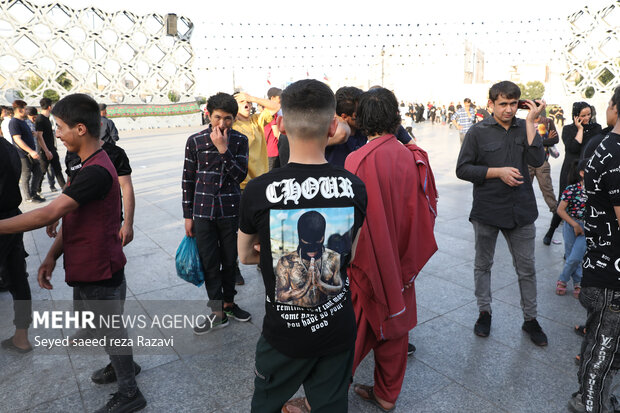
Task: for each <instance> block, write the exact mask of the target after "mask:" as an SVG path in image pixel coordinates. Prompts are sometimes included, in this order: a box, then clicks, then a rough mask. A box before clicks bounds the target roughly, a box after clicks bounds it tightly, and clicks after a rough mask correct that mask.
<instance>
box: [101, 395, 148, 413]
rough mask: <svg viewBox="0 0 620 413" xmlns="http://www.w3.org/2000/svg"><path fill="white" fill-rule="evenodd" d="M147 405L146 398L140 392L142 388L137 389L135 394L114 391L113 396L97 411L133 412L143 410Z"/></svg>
mask: <svg viewBox="0 0 620 413" xmlns="http://www.w3.org/2000/svg"><path fill="white" fill-rule="evenodd" d="M145 407H146V399H145V398H144V396H143V395H142V393H141V392H140V389H136V393H135V394H134V395H133V396H125V395H123V394H121V393H118V392H116V393H112V398H111V399H110V400H108V402H107V403H106V404H105V406H103V407H102V408H101V409H99V410H97V411H95V413H131V412H137V411H138V410H142V409H144V408H145Z"/></svg>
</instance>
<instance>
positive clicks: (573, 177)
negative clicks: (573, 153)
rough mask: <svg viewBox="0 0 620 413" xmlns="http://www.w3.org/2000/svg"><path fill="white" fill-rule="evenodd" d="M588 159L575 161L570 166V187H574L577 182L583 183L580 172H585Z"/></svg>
mask: <svg viewBox="0 0 620 413" xmlns="http://www.w3.org/2000/svg"><path fill="white" fill-rule="evenodd" d="M586 164H587V159H583V160H581V161H580V160H579V159H575V160H574V161H573V162H572V163H571V164H570V169H569V170H568V181H567V182H568V185H574V184H576V183H577V182H581V175H580V174H579V172H581V171H583V170H584V169H585V167H586Z"/></svg>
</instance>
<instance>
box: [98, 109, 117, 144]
mask: <svg viewBox="0 0 620 413" xmlns="http://www.w3.org/2000/svg"><path fill="white" fill-rule="evenodd" d="M99 110H100V112H101V131H100V132H99V139H101V140H103V141H104V142H108V143H116V141H118V129H116V125H115V124H114V122H112V120H111V119H108V105H106V104H105V103H100V104H99Z"/></svg>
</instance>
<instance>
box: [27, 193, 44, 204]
mask: <svg viewBox="0 0 620 413" xmlns="http://www.w3.org/2000/svg"><path fill="white" fill-rule="evenodd" d="M26 202H36V203H37V204H40V203H41V202H45V198H43V197H42V196H39V195H35V196H33V197H32V199H31V200H30V201H28V200H26Z"/></svg>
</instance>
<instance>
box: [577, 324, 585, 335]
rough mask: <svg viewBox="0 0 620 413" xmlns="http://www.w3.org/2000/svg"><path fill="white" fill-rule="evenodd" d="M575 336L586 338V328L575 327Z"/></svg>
mask: <svg viewBox="0 0 620 413" xmlns="http://www.w3.org/2000/svg"><path fill="white" fill-rule="evenodd" d="M575 334H577V335H578V336H581V337H585V336H586V326H575Z"/></svg>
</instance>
